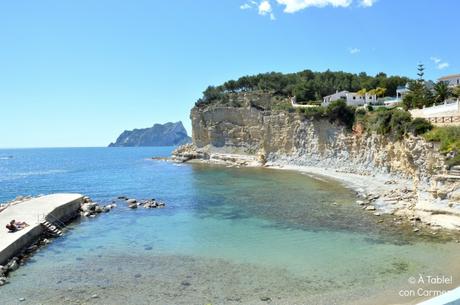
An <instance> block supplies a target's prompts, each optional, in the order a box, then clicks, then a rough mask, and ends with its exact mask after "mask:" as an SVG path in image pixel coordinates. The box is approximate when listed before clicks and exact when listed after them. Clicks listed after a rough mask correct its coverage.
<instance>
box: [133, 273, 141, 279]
mask: <svg viewBox="0 0 460 305" xmlns="http://www.w3.org/2000/svg"><path fill="white" fill-rule="evenodd" d="M134 277H135V278H136V279H138V278H140V277H142V274H140V273H137V274H135V275H134Z"/></svg>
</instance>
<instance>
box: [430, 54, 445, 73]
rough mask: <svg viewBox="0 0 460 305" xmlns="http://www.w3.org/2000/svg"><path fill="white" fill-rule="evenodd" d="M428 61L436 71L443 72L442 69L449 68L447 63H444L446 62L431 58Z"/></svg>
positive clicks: (434, 57)
mask: <svg viewBox="0 0 460 305" xmlns="http://www.w3.org/2000/svg"><path fill="white" fill-rule="evenodd" d="M430 60H431V61H432V62H433V63H434V64H435V65H436V69H438V70H443V69H446V68H449V63H448V62H446V61H443V60H442V59H441V58H439V57H436V56H431V57H430Z"/></svg>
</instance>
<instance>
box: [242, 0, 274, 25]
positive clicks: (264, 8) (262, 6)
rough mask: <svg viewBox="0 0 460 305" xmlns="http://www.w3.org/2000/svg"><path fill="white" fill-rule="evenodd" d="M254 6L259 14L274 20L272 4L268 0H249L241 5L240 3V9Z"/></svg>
mask: <svg viewBox="0 0 460 305" xmlns="http://www.w3.org/2000/svg"><path fill="white" fill-rule="evenodd" d="M252 8H256V9H257V11H258V13H259V15H261V16H269V17H270V19H271V20H275V19H276V18H275V14H273V9H272V5H271V3H270V1H269V0H262V1H260V2H257V1H254V0H250V1H248V2H246V3H244V4H242V5H240V9H241V10H249V9H252Z"/></svg>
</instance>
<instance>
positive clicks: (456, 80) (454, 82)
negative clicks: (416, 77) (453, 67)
mask: <svg viewBox="0 0 460 305" xmlns="http://www.w3.org/2000/svg"><path fill="white" fill-rule="evenodd" d="M438 80H439V81H443V82H446V83H447V84H448V85H449V87H455V86H460V74H452V75H447V76H443V77H441V78H439V79H438Z"/></svg>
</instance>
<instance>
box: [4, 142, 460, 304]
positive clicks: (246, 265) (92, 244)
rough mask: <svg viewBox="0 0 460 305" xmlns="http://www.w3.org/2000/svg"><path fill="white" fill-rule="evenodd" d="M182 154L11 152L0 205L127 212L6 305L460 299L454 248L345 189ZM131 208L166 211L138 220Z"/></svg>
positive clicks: (44, 253)
mask: <svg viewBox="0 0 460 305" xmlns="http://www.w3.org/2000/svg"><path fill="white" fill-rule="evenodd" d="M173 149H174V148H173V147H143V148H43V149H3V150H0V202H6V201H9V200H12V199H14V198H15V197H16V196H18V195H32V196H36V195H39V194H50V193H59V192H66V193H69V192H71V193H80V194H83V195H87V196H90V197H91V198H92V199H93V200H94V201H95V202H98V203H100V204H111V203H112V202H114V201H115V202H116V203H117V208H115V209H113V210H112V211H111V212H109V213H104V214H101V215H99V216H98V217H96V218H80V219H77V220H76V221H74V222H73V223H71V224H70V225H69V226H68V227H67V228H66V229H65V230H64V232H65V234H64V236H63V237H60V238H57V239H54V240H53V241H52V243H50V244H49V245H47V246H44V247H43V248H41V249H40V250H39V251H38V252H37V253H35V254H34V255H33V256H32V257H31V258H30V259H29V260H28V261H27V262H26V264H25V265H24V266H22V267H21V268H19V269H18V270H17V271H15V272H13V273H12V274H11V276H10V279H9V280H10V281H9V283H8V284H7V285H5V286H3V287H0V304H5V305H9V304H34V305H36V304H53V305H54V304H123V305H126V304H159V305H160V304H161V305H168V304H170V305H179V304H184V305H185V304H187V305H194V304H197V305H198V304H200V305H207V304H212V305H216V304H283V305H291V304H292V305H294V304H297V305H300V304H328V305H330V304H415V303H417V302H418V301H421V300H424V299H427V298H429V297H431V296H433V294H434V293H436V291H446V290H448V289H452V288H454V287H456V286H459V283H460V264H458V257H459V253H460V244H459V243H458V242H457V241H456V236H454V235H451V234H449V233H443V232H438V233H434V232H431V231H426V232H425V231H423V230H422V231H420V232H417V233H414V232H413V230H412V229H413V228H412V226H411V225H410V224H409V223H402V224H399V225H398V224H395V221H394V219H393V216H391V215H388V216H385V215H383V216H374V215H373V214H372V213H369V212H368V211H364V210H363V209H362V208H361V207H360V206H359V205H358V204H356V200H357V198H356V193H355V192H354V191H353V190H351V189H349V188H347V187H346V186H345V185H342V184H341V183H339V182H337V181H334V180H330V179H327V178H324V177H315V176H311V175H306V174H303V173H301V172H296V171H285V170H276V169H268V168H236V167H226V166H218V165H207V164H175V163H171V162H168V161H165V160H162V159H161V157H167V156H169V155H170V154H171V151H172V150H173ZM153 157H157V158H155V159H154V158H153ZM158 157H160V158H158ZM370 179H371V178H370ZM120 196H126V197H128V198H136V199H138V200H142V199H152V198H155V199H157V200H161V201H163V202H165V203H166V207H165V208H162V209H144V208H139V209H136V210H132V209H129V208H128V207H127V205H126V203H125V202H124V201H123V200H118V199H117V198H118V197H120ZM1 227H4V226H3V225H1ZM428 277H443V278H451V279H452V281H451V283H445V282H444V283H443V284H436V283H435V284H433V283H431V282H427V280H426V279H428ZM420 279H423V282H421V281H420ZM433 291H434V292H433Z"/></svg>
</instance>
